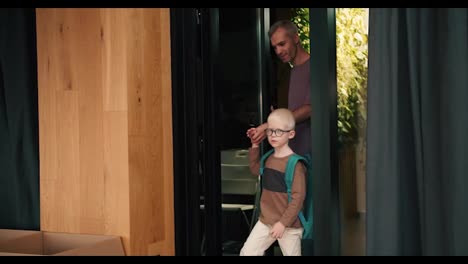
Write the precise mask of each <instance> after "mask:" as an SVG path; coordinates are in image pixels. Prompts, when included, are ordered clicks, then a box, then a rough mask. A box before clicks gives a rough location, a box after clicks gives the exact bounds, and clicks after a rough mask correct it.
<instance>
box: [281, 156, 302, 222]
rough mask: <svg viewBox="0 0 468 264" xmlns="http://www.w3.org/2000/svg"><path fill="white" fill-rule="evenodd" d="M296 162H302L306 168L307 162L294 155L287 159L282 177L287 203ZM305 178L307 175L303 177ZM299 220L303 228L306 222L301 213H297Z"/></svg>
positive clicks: (289, 198) (289, 200)
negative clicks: (286, 193) (284, 183)
mask: <svg viewBox="0 0 468 264" xmlns="http://www.w3.org/2000/svg"><path fill="white" fill-rule="evenodd" d="M298 161H302V162H304V165H305V166H306V168H307V167H308V161H307V160H306V159H305V158H304V157H302V156H300V155H298V154H296V153H294V154H292V155H291V157H289V159H288V163H287V164H286V170H285V175H284V180H285V182H286V188H287V192H288V203H290V202H291V199H292V197H291V193H292V184H293V180H294V169H295V168H296V164H297V162H298ZM305 176H306V177H307V175H305ZM298 216H299V220H300V221H301V223H302V225H303V226H305V224H306V222H307V220H306V219H305V217H304V213H303V212H302V210H301V211H299V215H298Z"/></svg>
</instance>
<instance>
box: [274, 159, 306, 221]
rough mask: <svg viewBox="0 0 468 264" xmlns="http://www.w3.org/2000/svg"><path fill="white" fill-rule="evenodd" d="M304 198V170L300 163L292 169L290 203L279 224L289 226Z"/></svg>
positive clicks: (300, 207) (295, 217) (299, 209)
mask: <svg viewBox="0 0 468 264" xmlns="http://www.w3.org/2000/svg"><path fill="white" fill-rule="evenodd" d="M305 196H306V168H305V166H304V164H302V162H298V163H297V164H296V168H295V169H294V178H293V184H292V187H291V202H290V203H289V204H288V207H287V208H286V211H284V214H283V216H281V219H280V222H281V223H282V224H283V225H284V226H285V227H288V226H291V225H292V224H293V223H294V221H295V220H296V219H297V215H298V214H299V211H301V209H302V206H303V204H304V199H305Z"/></svg>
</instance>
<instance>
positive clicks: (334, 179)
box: [171, 8, 341, 256]
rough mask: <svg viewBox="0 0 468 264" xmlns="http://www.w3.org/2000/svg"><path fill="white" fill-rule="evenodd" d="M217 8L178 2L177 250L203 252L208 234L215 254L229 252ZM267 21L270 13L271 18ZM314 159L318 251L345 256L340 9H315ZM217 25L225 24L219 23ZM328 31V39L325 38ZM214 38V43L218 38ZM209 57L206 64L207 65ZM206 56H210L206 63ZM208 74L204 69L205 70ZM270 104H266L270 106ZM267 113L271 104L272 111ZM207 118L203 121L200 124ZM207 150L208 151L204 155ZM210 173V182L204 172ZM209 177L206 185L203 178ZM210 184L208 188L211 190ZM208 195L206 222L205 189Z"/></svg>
mask: <svg viewBox="0 0 468 264" xmlns="http://www.w3.org/2000/svg"><path fill="white" fill-rule="evenodd" d="M216 10H217V9H208V8H171V58H172V60H171V63H172V103H173V138H174V143H173V145H174V206H175V208H174V212H175V217H174V219H175V243H176V244H175V247H176V255H195V256H196V255H200V254H201V252H200V249H201V243H202V239H203V236H204V234H202V232H201V231H200V230H201V225H202V224H203V225H205V230H210V231H209V232H206V235H205V238H204V239H203V240H204V241H205V243H206V250H207V252H209V255H221V253H222V252H221V234H220V232H221V230H222V229H221V210H220V208H221V192H220V177H215V175H219V170H220V166H219V162H220V161H219V155H218V154H219V149H218V147H217V145H218V144H217V142H218V141H217V140H218V139H217V137H218V136H219V135H218V133H216V131H218V130H217V128H218V124H217V123H216V122H217V121H216V120H218V118H217V116H216V115H217V111H216V109H213V107H214V106H215V105H216V104H214V102H216V100H217V96H218V95H217V93H216V89H214V88H215V87H213V83H212V80H213V78H212V77H213V76H214V73H215V69H214V68H213V67H212V68H209V69H203V68H202V66H203V65H215V63H214V59H215V58H216V57H215V54H217V44H216V43H214V42H212V39H211V40H210V34H213V32H216V31H217V29H216V28H213V25H212V24H213V23H210V21H213V20H217V19H218V17H217V16H218V13H217V11H216ZM264 20H265V21H266V20H267V17H264ZM310 23H311V25H314V26H313V27H311V30H310V43H311V58H313V59H312V60H311V86H312V87H311V103H312V105H313V106H314V107H313V109H314V110H313V113H312V118H314V122H312V144H313V146H314V147H313V148H312V161H313V166H314V175H315V176H314V186H315V187H314V207H315V208H314V212H315V223H314V231H315V232H314V233H315V244H314V252H315V254H316V255H339V254H340V244H341V243H340V240H341V239H340V235H341V232H340V214H339V212H340V205H339V190H338V186H339V184H338V171H337V161H338V159H337V153H336V131H337V128H336V125H337V110H336V104H337V101H336V98H337V97H336V39H335V38H336V29H335V11H334V8H311V9H310ZM214 24H216V25H217V23H214ZM324 36H325V37H324ZM210 41H211V42H210ZM203 61H205V63H203ZM206 62H210V63H208V64H206ZM201 73H203V75H201ZM265 108H268V107H267V106H266V105H263V107H262V109H265ZM265 111H267V110H265ZM200 120H203V124H202V125H200V123H198V122H199V121H200ZM203 153H205V154H203ZM203 173H204V175H205V177H204V180H206V182H205V183H201V181H202V180H203V179H202V178H201V175H202V174H203ZM200 183H201V184H200ZM203 186H205V187H206V189H205V190H203V189H202V188H203ZM202 193H204V194H206V196H207V197H209V199H206V200H205V217H206V221H204V223H202V222H201V220H200V219H201V217H202V215H201V212H200V194H202Z"/></svg>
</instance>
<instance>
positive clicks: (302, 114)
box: [293, 104, 312, 124]
mask: <svg viewBox="0 0 468 264" xmlns="http://www.w3.org/2000/svg"><path fill="white" fill-rule="evenodd" d="M311 112H312V107H311V106H310V104H305V105H302V106H301V107H299V108H298V109H296V110H295V111H294V112H293V115H294V119H295V120H296V124H299V123H301V122H303V121H305V120H307V119H309V118H310V114H311Z"/></svg>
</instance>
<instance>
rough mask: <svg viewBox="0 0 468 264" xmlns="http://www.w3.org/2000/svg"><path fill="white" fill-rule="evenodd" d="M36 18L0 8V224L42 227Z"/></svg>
mask: <svg viewBox="0 0 468 264" xmlns="http://www.w3.org/2000/svg"><path fill="white" fill-rule="evenodd" d="M36 57H37V56H36V18H35V11H34V9H28V8H2V9H0V201H2V204H1V206H0V228H10V229H32V230H38V229H39V228H40V212H39V150H38V149H39V147H38V146H39V144H38V115H37V61H36Z"/></svg>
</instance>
